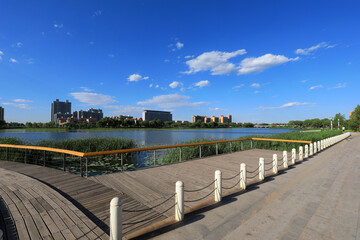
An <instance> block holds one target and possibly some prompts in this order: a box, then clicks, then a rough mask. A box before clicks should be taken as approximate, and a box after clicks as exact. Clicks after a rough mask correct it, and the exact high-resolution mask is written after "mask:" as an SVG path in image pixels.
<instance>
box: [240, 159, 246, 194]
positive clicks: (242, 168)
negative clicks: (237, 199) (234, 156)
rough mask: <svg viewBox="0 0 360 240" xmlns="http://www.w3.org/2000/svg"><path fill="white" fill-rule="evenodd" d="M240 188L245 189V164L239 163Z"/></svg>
mask: <svg viewBox="0 0 360 240" xmlns="http://www.w3.org/2000/svg"><path fill="white" fill-rule="evenodd" d="M240 188H241V189H244V190H245V189H246V164H245V163H242V164H240Z"/></svg>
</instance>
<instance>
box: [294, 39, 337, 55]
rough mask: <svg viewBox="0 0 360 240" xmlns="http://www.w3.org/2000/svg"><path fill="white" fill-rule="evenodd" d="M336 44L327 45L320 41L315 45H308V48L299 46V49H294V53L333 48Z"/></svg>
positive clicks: (308, 52) (303, 53)
mask: <svg viewBox="0 0 360 240" xmlns="http://www.w3.org/2000/svg"><path fill="white" fill-rule="evenodd" d="M335 46H336V45H329V44H328V43H326V42H321V43H319V44H317V45H315V46H312V47H309V48H303V49H301V48H299V49H296V51H295V53H296V54H300V55H309V54H310V53H311V52H313V51H315V50H317V49H319V48H333V47H335Z"/></svg>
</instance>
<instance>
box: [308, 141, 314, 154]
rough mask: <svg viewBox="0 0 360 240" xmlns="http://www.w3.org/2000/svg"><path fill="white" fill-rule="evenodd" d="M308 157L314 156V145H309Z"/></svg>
mask: <svg viewBox="0 0 360 240" xmlns="http://www.w3.org/2000/svg"><path fill="white" fill-rule="evenodd" d="M309 154H310V156H312V155H314V144H313V143H310V153H309Z"/></svg>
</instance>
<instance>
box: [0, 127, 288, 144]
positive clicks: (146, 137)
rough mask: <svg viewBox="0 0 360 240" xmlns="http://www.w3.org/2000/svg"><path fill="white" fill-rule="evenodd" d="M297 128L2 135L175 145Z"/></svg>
mask: <svg viewBox="0 0 360 240" xmlns="http://www.w3.org/2000/svg"><path fill="white" fill-rule="evenodd" d="M290 131H294V130H293V129H266V128H224V129H200V130H194V129H183V130H134V131H86V130H85V131H84V130H82V131H74V132H44V131H39V132H34V131H31V132H29V131H26V130H25V129H16V130H12V129H11V130H10V129H9V130H1V131H0V137H16V138H21V139H23V140H26V141H29V142H37V141H40V140H44V139H53V140H63V139H72V138H91V137H117V138H129V139H134V140H135V141H136V142H137V144H138V145H139V146H155V145H173V144H177V143H181V142H185V141H189V140H194V139H199V138H210V139H236V138H239V137H242V136H248V135H272V134H277V133H285V132H290Z"/></svg>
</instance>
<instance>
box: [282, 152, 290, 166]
mask: <svg viewBox="0 0 360 240" xmlns="http://www.w3.org/2000/svg"><path fill="white" fill-rule="evenodd" d="M283 163H284V168H288V167H289V166H288V160H287V151H283Z"/></svg>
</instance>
